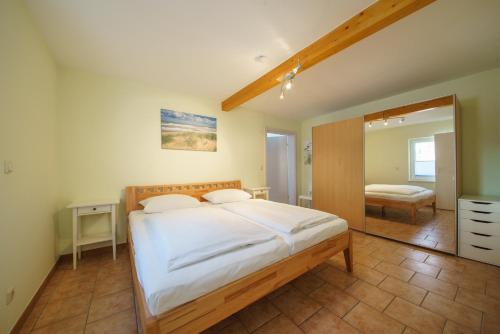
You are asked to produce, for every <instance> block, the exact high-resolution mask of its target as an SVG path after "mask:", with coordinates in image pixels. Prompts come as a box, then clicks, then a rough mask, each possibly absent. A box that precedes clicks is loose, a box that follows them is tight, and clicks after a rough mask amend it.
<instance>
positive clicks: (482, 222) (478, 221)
mask: <svg viewBox="0 0 500 334" xmlns="http://www.w3.org/2000/svg"><path fill="white" fill-rule="evenodd" d="M471 220H472V221H475V222H476V223H481V224H491V223H492V222H489V221H487V220H479V219H471Z"/></svg>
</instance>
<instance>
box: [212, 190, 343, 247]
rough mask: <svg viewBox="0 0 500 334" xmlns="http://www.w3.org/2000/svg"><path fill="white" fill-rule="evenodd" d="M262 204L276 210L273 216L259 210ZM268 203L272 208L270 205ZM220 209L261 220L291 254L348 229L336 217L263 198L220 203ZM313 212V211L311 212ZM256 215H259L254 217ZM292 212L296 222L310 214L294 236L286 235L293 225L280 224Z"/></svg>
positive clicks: (341, 220)
mask: <svg viewBox="0 0 500 334" xmlns="http://www.w3.org/2000/svg"><path fill="white" fill-rule="evenodd" d="M263 204H264V208H274V210H275V211H274V212H271V213H269V211H270V210H260V211H259V209H261V208H262V207H263ZM266 204H270V205H269V206H268V205H266ZM215 205H217V204H215ZM217 206H218V207H221V208H224V209H226V210H230V211H231V212H234V213H235V214H243V216H244V217H245V218H247V219H249V220H252V221H256V223H261V221H262V222H265V225H264V224H263V225H262V226H265V227H267V228H269V229H270V230H272V231H274V232H275V233H277V234H278V235H279V236H280V237H282V238H283V239H284V240H285V242H286V243H287V245H288V249H289V251H290V255H292V254H295V253H298V252H300V251H303V250H304V249H306V248H308V247H311V246H313V245H315V244H318V243H320V242H321V241H323V240H326V239H328V238H331V237H333V236H335V235H338V234H340V233H342V232H345V231H347V229H348V225H347V222H346V221H345V220H344V219H342V218H338V217H337V216H335V215H332V214H329V213H326V212H322V211H317V210H311V209H306V208H302V207H297V206H292V205H288V204H282V203H276V202H271V201H266V200H261V199H250V200H246V201H242V202H235V203H225V204H218V205H217ZM280 209H281V210H285V212H279V210H280ZM276 210H278V211H276ZM304 211H305V214H304ZM311 211H313V212H312V213H311ZM254 212H257V213H256V214H254ZM315 212H319V213H320V214H319V215H315ZM291 213H293V214H297V216H298V217H299V219H295V221H299V220H300V218H301V217H307V216H308V215H309V220H308V224H307V225H303V226H302V228H300V229H298V231H296V232H294V233H289V232H287V231H288V230H290V226H292V224H290V223H288V224H286V225H285V227H283V226H279V225H280V224H282V223H283V222H284V221H285V220H286V219H288V217H289V215H290V214H291ZM269 214H270V215H269ZM311 216H313V217H316V220H314V219H312V218H310V217H311ZM255 218H258V219H259V220H255ZM292 222H293V220H292Z"/></svg>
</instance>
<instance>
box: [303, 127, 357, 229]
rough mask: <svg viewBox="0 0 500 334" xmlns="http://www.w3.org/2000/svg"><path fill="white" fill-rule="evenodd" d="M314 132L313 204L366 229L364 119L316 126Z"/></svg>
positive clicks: (354, 225) (352, 226)
mask: <svg viewBox="0 0 500 334" xmlns="http://www.w3.org/2000/svg"><path fill="white" fill-rule="evenodd" d="M312 135H313V155H312V156H313V162H312V170H313V173H312V175H313V176H312V194H313V195H312V197H313V207H314V208H315V209H318V210H322V211H326V212H330V213H333V214H336V215H338V216H339V217H342V218H344V219H346V220H347V222H348V223H349V227H350V228H352V229H355V230H359V231H364V230H365V203H364V202H365V192H364V189H365V186H364V178H365V176H364V119H363V117H358V118H353V119H348V120H345V121H340V122H335V123H330V124H324V125H320V126H316V127H314V128H313V130H312Z"/></svg>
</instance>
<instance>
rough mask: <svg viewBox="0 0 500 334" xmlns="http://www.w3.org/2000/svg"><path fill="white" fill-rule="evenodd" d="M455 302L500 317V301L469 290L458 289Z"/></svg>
mask: <svg viewBox="0 0 500 334" xmlns="http://www.w3.org/2000/svg"><path fill="white" fill-rule="evenodd" d="M455 301H456V302H458V303H461V304H464V305H467V306H470V307H472V308H475V309H476V310H479V311H482V312H485V313H490V314H492V315H495V314H496V315H497V316H499V317H500V300H497V299H495V298H493V297H490V296H487V295H484V294H482V293H477V292H474V291H471V290H468V289H463V288H460V289H458V293H457V296H456V298H455Z"/></svg>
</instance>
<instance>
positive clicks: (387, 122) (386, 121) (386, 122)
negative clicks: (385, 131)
mask: <svg viewBox="0 0 500 334" xmlns="http://www.w3.org/2000/svg"><path fill="white" fill-rule="evenodd" d="M387 124H389V120H388V119H387V118H386V119H384V125H385V126H387Z"/></svg>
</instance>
